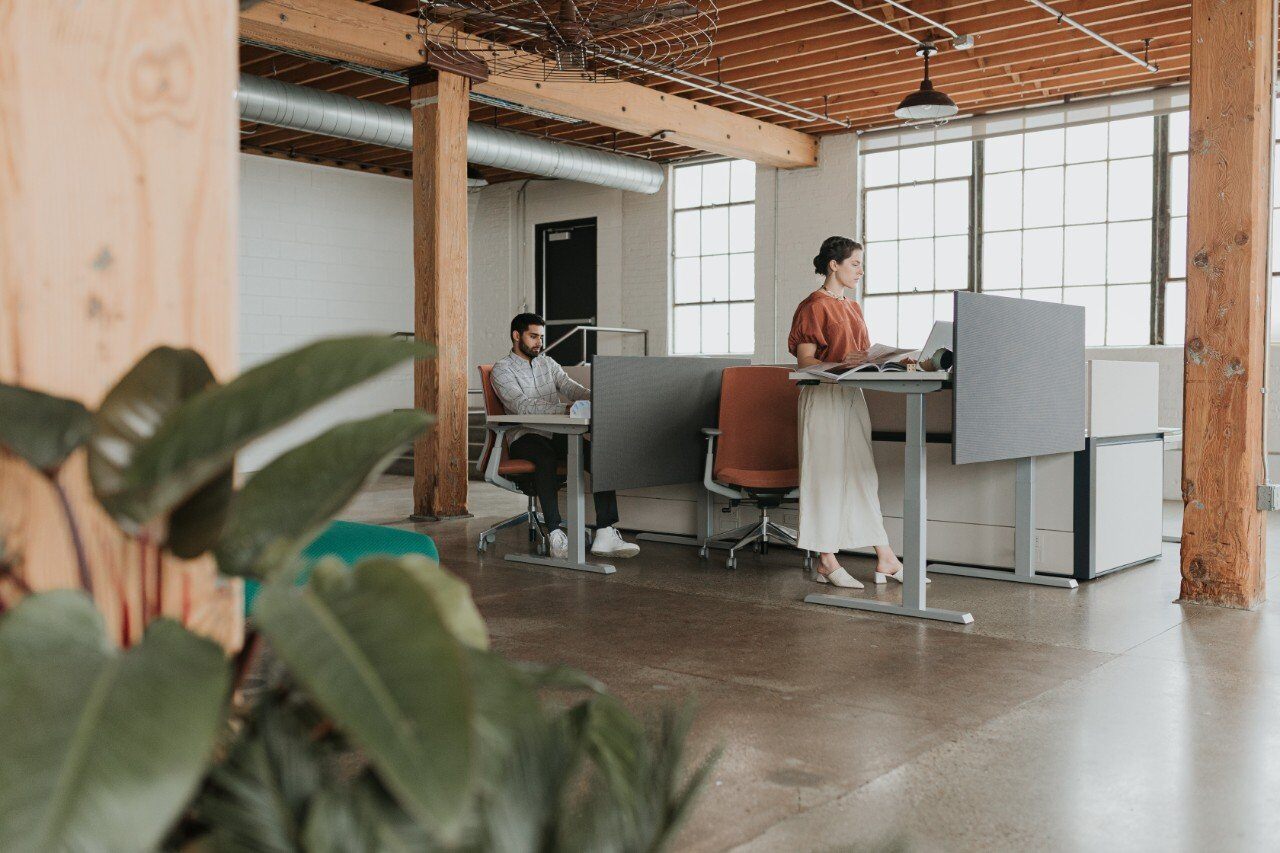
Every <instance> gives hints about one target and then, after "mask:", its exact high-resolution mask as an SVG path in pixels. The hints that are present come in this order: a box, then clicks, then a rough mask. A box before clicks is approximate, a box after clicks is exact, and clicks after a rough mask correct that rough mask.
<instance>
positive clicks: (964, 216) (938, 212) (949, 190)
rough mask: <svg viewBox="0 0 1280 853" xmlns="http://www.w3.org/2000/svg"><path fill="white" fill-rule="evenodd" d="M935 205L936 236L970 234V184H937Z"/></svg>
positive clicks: (949, 182) (958, 182) (955, 182)
mask: <svg viewBox="0 0 1280 853" xmlns="http://www.w3.org/2000/svg"><path fill="white" fill-rule="evenodd" d="M1277 171H1280V170H1277ZM933 204H934V211H933V212H934V232H933V233H934V234H935V235H943V234H968V233H969V184H968V182H966V181H947V182H946V183H942V184H937V185H936V186H935V188H934V202H933Z"/></svg>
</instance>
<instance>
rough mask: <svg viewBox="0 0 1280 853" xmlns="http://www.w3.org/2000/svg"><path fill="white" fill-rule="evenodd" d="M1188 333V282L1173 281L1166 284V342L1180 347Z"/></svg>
mask: <svg viewBox="0 0 1280 853" xmlns="http://www.w3.org/2000/svg"><path fill="white" fill-rule="evenodd" d="M1186 334H1187V283H1186V282H1185V281H1171V282H1168V283H1167V284H1165V286H1164V342H1165V344H1166V345H1168V346H1173V347H1180V346H1182V345H1183V343H1184V342H1185V340H1186Z"/></svg>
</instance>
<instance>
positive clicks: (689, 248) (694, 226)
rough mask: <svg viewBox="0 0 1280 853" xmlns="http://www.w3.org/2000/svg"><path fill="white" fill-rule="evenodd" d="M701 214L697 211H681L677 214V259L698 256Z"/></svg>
mask: <svg viewBox="0 0 1280 853" xmlns="http://www.w3.org/2000/svg"><path fill="white" fill-rule="evenodd" d="M700 221H701V214H700V213H699V212H698V211H696V210H686V211H681V212H679V213H677V214H676V220H675V232H676V234H675V244H676V257H677V258H686V257H689V256H690V255H696V254H698V223H699V222H700Z"/></svg>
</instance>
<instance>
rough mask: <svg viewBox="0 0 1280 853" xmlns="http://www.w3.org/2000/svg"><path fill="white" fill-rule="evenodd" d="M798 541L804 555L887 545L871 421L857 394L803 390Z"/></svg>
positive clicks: (812, 388) (826, 387)
mask: <svg viewBox="0 0 1280 853" xmlns="http://www.w3.org/2000/svg"><path fill="white" fill-rule="evenodd" d="M798 432H799V437H800V539H799V546H800V547H801V548H804V549H805V550H806V551H818V552H821V553H834V552H836V551H839V550H841V549H842V548H865V547H867V546H870V545H888V544H889V536H888V534H886V533H885V530H884V520H883V519H882V518H881V516H880V496H879V494H878V489H879V482H878V480H877V478H876V464H875V460H874V459H873V458H872V456H871V416H870V415H869V414H868V413H867V401H866V399H864V398H863V396H862V391H861V390H859V389H856V388H839V387H837V386H835V385H807V386H805V387H803V388H801V389H800V422H799V430H798Z"/></svg>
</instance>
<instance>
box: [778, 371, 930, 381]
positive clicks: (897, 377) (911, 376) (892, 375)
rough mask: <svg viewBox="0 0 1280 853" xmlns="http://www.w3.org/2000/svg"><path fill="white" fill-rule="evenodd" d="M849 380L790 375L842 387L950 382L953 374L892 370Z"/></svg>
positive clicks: (799, 374) (862, 373) (797, 378)
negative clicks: (886, 383) (871, 384)
mask: <svg viewBox="0 0 1280 853" xmlns="http://www.w3.org/2000/svg"><path fill="white" fill-rule="evenodd" d="M845 375H846V376H849V378H848V379H829V378H827V377H825V376H815V375H814V374H812V373H805V372H803V371H800V370H793V371H791V373H790V374H789V375H788V378H789V379H792V380H795V381H800V380H804V381H806V382H815V381H816V382H821V383H823V384H824V385H841V384H845V383H850V382H950V381H951V374H950V373H948V372H947V371H945V370H892V371H888V372H885V373H881V372H879V371H876V370H864V371H862V372H861V373H856V374H853V375H852V376H850V375H849V374H847V373H846V374H845Z"/></svg>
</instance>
